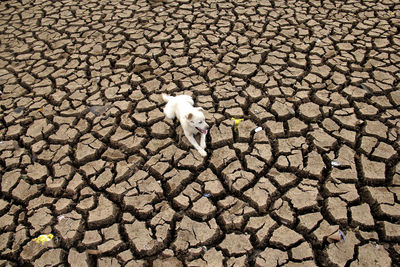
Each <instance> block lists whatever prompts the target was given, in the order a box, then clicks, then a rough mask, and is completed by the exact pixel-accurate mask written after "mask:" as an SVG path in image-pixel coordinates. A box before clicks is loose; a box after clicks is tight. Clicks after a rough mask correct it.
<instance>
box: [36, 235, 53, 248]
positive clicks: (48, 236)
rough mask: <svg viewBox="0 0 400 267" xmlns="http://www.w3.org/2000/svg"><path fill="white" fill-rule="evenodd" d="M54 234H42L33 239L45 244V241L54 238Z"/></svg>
mask: <svg viewBox="0 0 400 267" xmlns="http://www.w3.org/2000/svg"><path fill="white" fill-rule="evenodd" d="M53 237H54V236H53V235H52V234H47V235H40V236H38V237H37V238H35V239H33V241H35V242H36V243H38V244H41V245H43V243H45V242H48V241H50V240H52V239H53Z"/></svg>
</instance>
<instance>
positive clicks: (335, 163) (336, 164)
mask: <svg viewBox="0 0 400 267" xmlns="http://www.w3.org/2000/svg"><path fill="white" fill-rule="evenodd" d="M331 165H332V166H333V167H340V166H342V163H340V162H339V161H336V160H332V161H331Z"/></svg>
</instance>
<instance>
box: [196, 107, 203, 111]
mask: <svg viewBox="0 0 400 267" xmlns="http://www.w3.org/2000/svg"><path fill="white" fill-rule="evenodd" d="M196 109H197V110H198V111H203V110H204V109H203V108H202V107H197V108H196Z"/></svg>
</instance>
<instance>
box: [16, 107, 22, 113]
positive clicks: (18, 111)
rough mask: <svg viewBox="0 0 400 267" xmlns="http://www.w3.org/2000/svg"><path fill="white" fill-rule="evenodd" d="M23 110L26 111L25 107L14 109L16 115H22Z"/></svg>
mask: <svg viewBox="0 0 400 267" xmlns="http://www.w3.org/2000/svg"><path fill="white" fill-rule="evenodd" d="M23 110H24V108H23V107H17V108H15V109H14V112H15V113H21V112H22V111H23Z"/></svg>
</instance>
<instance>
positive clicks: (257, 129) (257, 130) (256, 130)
mask: <svg viewBox="0 0 400 267" xmlns="http://www.w3.org/2000/svg"><path fill="white" fill-rule="evenodd" d="M261 130H262V127H257V128H255V129H254V132H256V133H258V132H259V131H261Z"/></svg>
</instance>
